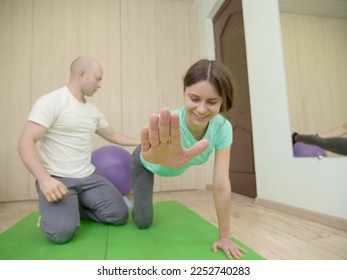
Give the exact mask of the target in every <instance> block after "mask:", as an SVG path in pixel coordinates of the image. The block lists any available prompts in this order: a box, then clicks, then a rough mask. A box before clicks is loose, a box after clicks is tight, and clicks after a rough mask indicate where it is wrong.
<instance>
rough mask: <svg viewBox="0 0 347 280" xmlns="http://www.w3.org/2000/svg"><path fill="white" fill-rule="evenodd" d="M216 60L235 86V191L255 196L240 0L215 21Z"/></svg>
mask: <svg viewBox="0 0 347 280" xmlns="http://www.w3.org/2000/svg"><path fill="white" fill-rule="evenodd" d="M213 25H214V34H215V44H216V59H217V60H218V61H221V62H223V63H224V64H225V65H226V66H227V67H228V68H229V70H230V72H231V74H232V76H233V81H234V83H235V85H236V87H235V88H236V94H235V95H236V96H235V102H234V107H233V109H232V110H231V111H230V112H229V113H228V115H227V118H228V119H229V120H230V122H231V123H232V125H233V134H234V137H233V144H232V146H231V152H230V171H229V174H230V182H231V187H232V191H233V192H235V193H239V194H242V195H246V196H250V197H256V196H257V190H256V180H255V169H254V157H253V139H252V121H251V108H250V100H249V87H248V74H247V58H246V45H245V35H244V25H243V15H242V3H241V0H226V1H225V2H224V4H223V5H222V6H221V8H220V10H219V11H218V13H217V14H216V16H215V17H214V18H213Z"/></svg>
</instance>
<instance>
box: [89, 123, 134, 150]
mask: <svg viewBox="0 0 347 280" xmlns="http://www.w3.org/2000/svg"><path fill="white" fill-rule="evenodd" d="M96 134H98V135H99V136H101V137H102V138H104V139H105V140H107V141H109V142H111V143H113V144H116V145H121V146H137V145H139V144H140V140H139V139H136V138H133V137H130V136H127V135H125V134H122V133H120V132H116V131H114V130H113V128H112V127H111V126H110V125H109V126H106V127H104V128H101V129H98V130H97V131H96Z"/></svg>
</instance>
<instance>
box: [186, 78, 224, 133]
mask: <svg viewBox="0 0 347 280" xmlns="http://www.w3.org/2000/svg"><path fill="white" fill-rule="evenodd" d="M221 106H222V97H221V96H220V95H219V94H218V92H217V90H216V89H215V88H214V87H213V86H212V85H211V84H210V83H209V82H208V81H200V82H198V83H195V84H193V85H191V86H188V87H186V88H185V90H184V107H185V108H186V111H187V114H186V122H187V126H188V128H189V129H190V130H192V129H193V130H196V129H201V130H204V129H206V128H207V126H208V122H209V121H210V120H211V119H212V118H213V117H214V116H216V115H217V114H218V113H219V112H220V109H221Z"/></svg>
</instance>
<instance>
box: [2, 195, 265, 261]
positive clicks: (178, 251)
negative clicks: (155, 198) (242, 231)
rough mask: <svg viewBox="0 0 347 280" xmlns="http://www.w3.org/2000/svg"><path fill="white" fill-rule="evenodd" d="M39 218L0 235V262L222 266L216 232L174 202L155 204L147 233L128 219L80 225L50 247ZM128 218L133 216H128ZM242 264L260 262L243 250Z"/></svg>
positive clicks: (256, 255) (210, 225)
mask: <svg viewBox="0 0 347 280" xmlns="http://www.w3.org/2000/svg"><path fill="white" fill-rule="evenodd" d="M38 215H39V214H38V213H37V212H34V213H31V214H30V215H29V216H27V217H26V218H24V219H23V220H21V221H20V222H18V223H17V224H16V225H14V226H13V227H12V228H10V229H9V230H7V231H6V232H4V233H2V234H1V235H0V260H28V259H30V260H105V259H106V260H226V259H227V258H226V256H225V255H224V253H223V252H221V251H219V252H218V253H213V252H212V250H211V246H212V243H213V242H214V241H215V240H216V237H217V236H218V229H217V228H216V227H215V226H214V225H212V224H210V223H209V222H207V221H206V220H204V219H203V218H201V217H200V216H198V215H197V214H195V213H194V212H192V211H191V210H189V209H188V208H186V207H185V206H183V205H181V204H180V203H178V202H175V201H163V202H157V203H155V204H154V221H153V224H152V226H151V227H150V228H148V229H145V230H139V229H137V228H136V226H135V225H134V223H133V221H132V219H131V217H130V219H129V222H128V223H127V224H126V225H124V226H111V225H105V224H100V223H96V222H92V221H84V220H83V221H81V227H80V229H79V230H78V231H77V233H76V236H75V238H74V239H73V240H72V241H70V242H68V243H66V244H53V243H51V242H50V241H49V240H47V239H46V238H45V237H44V235H43V234H42V233H41V231H40V229H39V228H38V227H37V226H36V224H37V219H38ZM130 216H131V215H130ZM233 241H234V242H235V243H237V244H238V245H239V246H241V247H243V248H245V249H246V250H247V251H248V254H245V255H244V257H243V258H242V259H243V260H260V259H264V258H263V257H262V256H260V255H259V254H258V253H256V252H254V251H253V250H252V249H250V248H248V247H247V246H246V245H244V244H242V243H240V242H239V241H237V240H235V239H233Z"/></svg>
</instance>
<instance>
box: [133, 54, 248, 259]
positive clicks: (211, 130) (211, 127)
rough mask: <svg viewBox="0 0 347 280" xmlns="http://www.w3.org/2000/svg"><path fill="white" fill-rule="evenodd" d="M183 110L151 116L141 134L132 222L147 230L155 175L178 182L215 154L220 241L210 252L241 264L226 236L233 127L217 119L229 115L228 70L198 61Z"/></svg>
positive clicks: (135, 164)
mask: <svg viewBox="0 0 347 280" xmlns="http://www.w3.org/2000/svg"><path fill="white" fill-rule="evenodd" d="M183 89H184V107H182V108H179V109H177V110H173V111H172V112H170V111H169V110H168V109H167V108H164V109H162V110H161V112H160V115H152V116H151V117H150V121H149V127H145V128H144V129H143V130H142V132H141V145H140V146H138V147H137V148H136V149H135V151H134V153H133V156H132V168H131V169H132V181H133V194H134V208H133V213H132V215H133V218H134V222H135V224H136V225H137V227H138V228H147V227H149V226H150V225H151V223H152V218H153V205H152V194H153V182H154V174H157V175H159V176H179V175H180V174H182V173H183V172H185V171H186V170H187V169H188V168H189V167H190V166H192V165H197V164H203V163H205V162H206V161H207V160H208V158H209V156H210V154H211V153H212V152H213V151H215V161H214V175H213V196H214V201H215V208H216V212H217V217H218V225H219V238H218V240H217V241H216V242H214V243H213V246H212V249H213V251H214V252H217V250H218V249H222V250H223V251H224V252H225V254H226V255H227V256H228V257H229V258H232V257H234V258H237V259H238V258H241V257H242V252H244V253H247V252H246V251H245V250H244V249H242V248H240V247H239V246H237V245H236V244H234V243H233V242H232V241H231V240H230V237H231V234H230V203H231V186H230V180H229V157H230V146H231V143H232V127H231V124H230V122H229V121H227V120H226V119H225V118H224V117H223V116H222V115H220V113H225V112H227V111H228V110H230V109H231V107H232V104H233V85H232V83H231V79H230V75H229V72H228V71H227V69H226V68H225V67H224V66H223V65H221V64H219V63H218V62H216V61H210V60H206V59H203V60H199V61H198V62H196V63H195V64H193V65H192V66H191V67H190V68H189V69H188V71H187V73H186V75H185V77H184V79H183Z"/></svg>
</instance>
